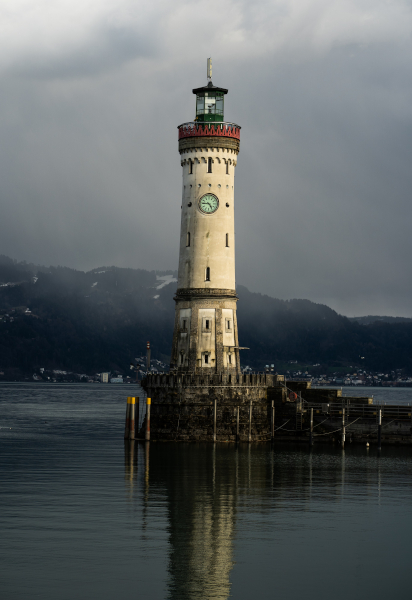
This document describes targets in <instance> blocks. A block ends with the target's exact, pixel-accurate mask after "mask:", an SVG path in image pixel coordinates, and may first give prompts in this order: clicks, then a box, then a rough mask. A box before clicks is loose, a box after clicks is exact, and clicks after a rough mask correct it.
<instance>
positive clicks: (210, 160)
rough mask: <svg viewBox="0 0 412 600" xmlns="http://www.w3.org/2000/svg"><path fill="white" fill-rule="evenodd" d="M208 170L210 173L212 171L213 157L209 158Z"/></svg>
mask: <svg viewBox="0 0 412 600" xmlns="http://www.w3.org/2000/svg"><path fill="white" fill-rule="evenodd" d="M207 172H208V173H211V172H212V159H211V158H208V159H207Z"/></svg>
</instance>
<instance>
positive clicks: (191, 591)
mask: <svg viewBox="0 0 412 600" xmlns="http://www.w3.org/2000/svg"><path fill="white" fill-rule="evenodd" d="M137 454H138V460H137ZM325 459H326V460H325ZM149 465H150V470H149ZM125 466H126V480H127V482H128V486H129V487H128V490H129V492H128V497H129V498H132V497H133V489H134V488H136V490H137V491H138V493H136V495H135V497H134V498H133V501H134V502H139V503H140V502H142V506H141V508H142V513H141V519H142V520H141V522H140V523H141V527H142V530H145V529H146V526H147V519H149V515H150V512H151V511H152V509H153V507H155V510H157V509H158V507H159V506H160V505H161V506H162V507H164V508H165V510H166V512H167V522H168V525H167V528H168V541H169V552H168V554H169V558H168V578H167V579H168V581H167V587H168V595H167V598H169V599H173V600H200V599H202V600H203V599H205V598H207V599H219V600H220V599H221V600H223V599H225V600H226V599H227V598H229V597H230V592H231V574H233V571H232V569H233V566H234V565H235V559H234V541H235V536H236V526H237V520H239V519H240V521H239V523H240V527H241V528H242V531H243V530H244V529H245V527H251V526H252V522H253V520H254V519H256V515H258V519H259V522H260V524H261V525H262V524H263V523H264V522H265V521H266V520H271V519H273V518H274V515H277V516H276V520H277V521H278V525H281V522H282V517H281V515H282V513H285V516H286V515H289V517H287V518H288V522H287V527H288V528H289V529H290V530H293V529H294V523H293V521H292V522H291V521H289V518H290V513H291V512H292V513H293V512H295V511H296V512H298V513H300V514H301V512H302V511H311V510H313V508H314V507H313V506H312V504H313V503H315V504H316V502H317V500H316V495H317V494H316V492H314V494H315V496H314V498H312V493H313V490H314V489H315V490H316V480H317V478H318V477H319V476H321V477H322V480H323V481H324V482H326V483H327V485H326V487H324V488H323V498H324V499H326V500H327V501H329V502H332V503H336V502H340V501H341V500H342V497H343V496H344V495H345V487H346V483H345V454H344V453H341V452H335V451H331V452H330V454H329V453H328V452H325V451H324V452H323V454H322V456H316V455H312V453H311V452H307V451H306V450H304V449H299V450H296V449H295V450H293V449H290V448H288V449H287V450H285V451H282V450H280V449H277V450H271V449H270V448H269V447H267V446H265V447H260V448H259V447H256V446H254V447H251V446H247V445H240V446H239V447H237V448H235V447H234V446H233V445H232V444H230V445H227V446H225V445H216V446H213V445H208V444H205V445H201V444H196V445H195V444H193V445H191V444H184V443H180V444H149V443H146V444H145V445H143V444H136V446H135V447H134V446H133V447H132V445H131V443H130V442H129V443H127V444H126V445H125ZM137 466H138V468H137ZM314 486H315V487H314ZM245 519H246V520H245ZM149 520H150V519H149ZM284 526H285V523H283V522H282V527H284Z"/></svg>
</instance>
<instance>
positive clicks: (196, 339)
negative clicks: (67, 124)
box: [171, 59, 240, 375]
mask: <svg viewBox="0 0 412 600" xmlns="http://www.w3.org/2000/svg"><path fill="white" fill-rule="evenodd" d="M207 78H208V82H207V84H206V85H205V86H204V87H199V88H195V89H194V90H193V94H194V95H195V98H196V108H195V112H196V114H195V118H194V119H193V121H190V122H187V123H183V124H182V125H179V126H178V134H179V136H178V138H179V142H178V143H179V153H180V157H181V167H182V202H181V228H180V250H179V273H178V285H177V292H176V296H175V302H176V313H175V325H174V335H173V347H172V357H171V369H173V370H177V371H180V372H191V373H195V374H196V373H197V374H210V375H212V374H215V373H221V372H225V373H230V374H238V373H240V362H239V343H238V328H237V318H236V303H237V295H236V283H235V221H234V219H235V212H234V209H235V206H234V186H235V169H236V165H237V157H238V154H239V146H240V127H239V125H236V124H235V123H231V122H227V121H225V119H224V104H225V96H226V95H227V93H228V90H227V89H225V88H221V87H217V86H215V85H213V83H212V64H211V59H208V62H207Z"/></svg>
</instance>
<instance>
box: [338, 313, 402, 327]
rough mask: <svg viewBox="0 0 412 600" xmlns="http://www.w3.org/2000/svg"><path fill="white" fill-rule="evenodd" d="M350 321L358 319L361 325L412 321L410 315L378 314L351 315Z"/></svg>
mask: <svg viewBox="0 0 412 600" xmlns="http://www.w3.org/2000/svg"><path fill="white" fill-rule="evenodd" d="M349 320H350V321H356V322H357V323H360V324H361V325H370V324H371V323H376V321H380V322H381V323H412V319H409V318H408V317H379V316H377V315H375V316H374V315H368V316H367V317H349Z"/></svg>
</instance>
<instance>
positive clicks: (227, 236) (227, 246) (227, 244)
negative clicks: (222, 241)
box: [226, 233, 229, 248]
mask: <svg viewBox="0 0 412 600" xmlns="http://www.w3.org/2000/svg"><path fill="white" fill-rule="evenodd" d="M226 248H229V234H228V233H227V234H226Z"/></svg>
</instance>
